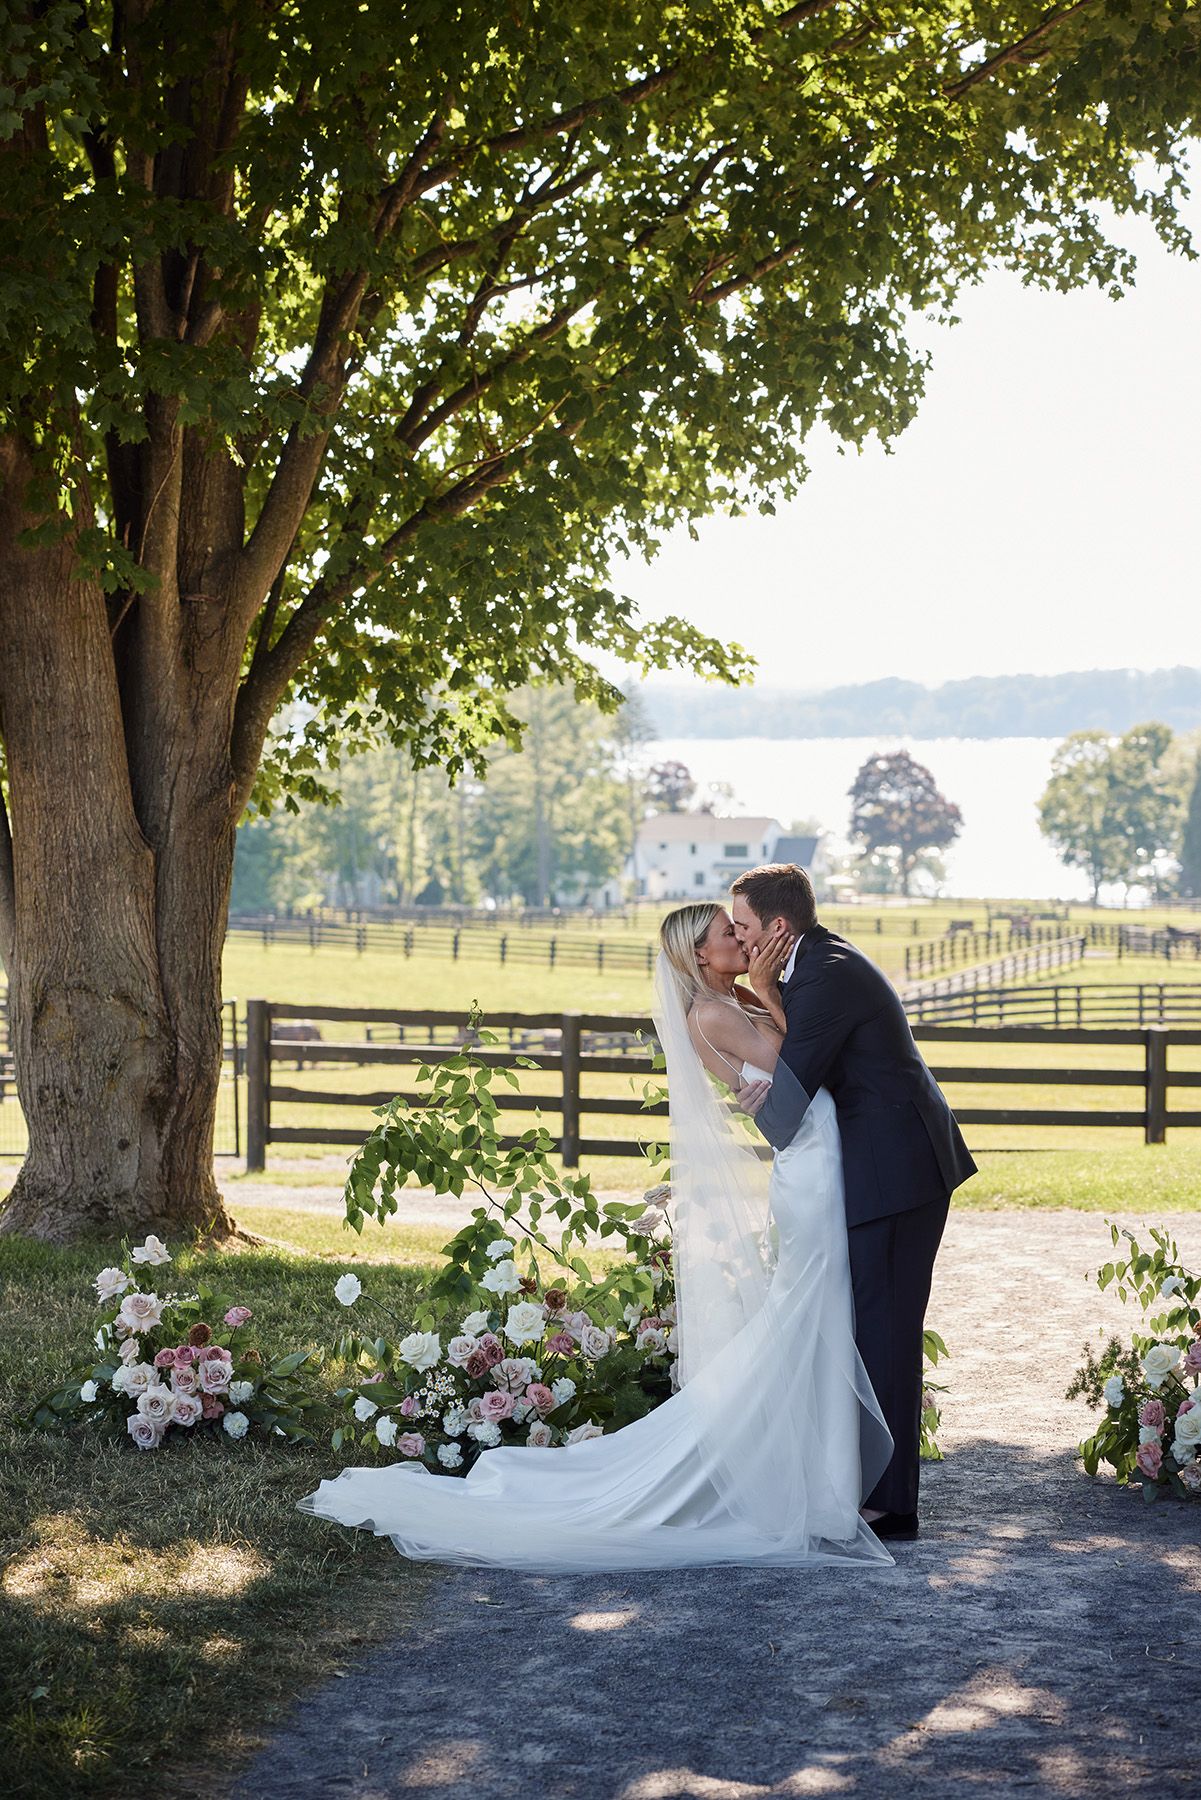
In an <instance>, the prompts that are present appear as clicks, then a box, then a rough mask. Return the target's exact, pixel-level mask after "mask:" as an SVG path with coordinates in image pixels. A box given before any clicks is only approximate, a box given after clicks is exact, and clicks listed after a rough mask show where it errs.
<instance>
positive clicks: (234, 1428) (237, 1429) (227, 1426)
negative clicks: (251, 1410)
mask: <svg viewBox="0 0 1201 1800" xmlns="http://www.w3.org/2000/svg"><path fill="white" fill-rule="evenodd" d="M221 1429H222V1430H223V1431H227V1432H228V1433H229V1435H230V1437H231V1438H244V1437H245V1436H246V1433H247V1432H248V1431H249V1430H250V1420H249V1419H248V1418H247V1417H246V1414H245V1413H243V1412H227V1413H226V1415H225V1417H224V1418H223V1419H222V1421H221Z"/></svg>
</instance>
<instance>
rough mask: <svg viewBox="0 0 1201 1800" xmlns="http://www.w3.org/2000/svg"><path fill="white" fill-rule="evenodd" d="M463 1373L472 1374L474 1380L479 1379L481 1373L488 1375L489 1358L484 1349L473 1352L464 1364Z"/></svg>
mask: <svg viewBox="0 0 1201 1800" xmlns="http://www.w3.org/2000/svg"><path fill="white" fill-rule="evenodd" d="M463 1373H464V1375H470V1377H471V1379H472V1380H473V1381H478V1380H479V1378H480V1376H481V1375H486V1374H487V1373H488V1358H487V1357H486V1356H485V1355H484V1352H483V1351H482V1350H473V1351H472V1352H471V1355H470V1356H469V1357H468V1358H467V1361H466V1362H465V1363H464V1364H463Z"/></svg>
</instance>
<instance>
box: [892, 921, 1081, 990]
mask: <svg viewBox="0 0 1201 1800" xmlns="http://www.w3.org/2000/svg"><path fill="white" fill-rule="evenodd" d="M1084 948H1085V945H1084V937H1083V935H1082V934H1081V933H1075V934H1074V935H1073V936H1071V937H1058V938H1053V939H1050V940H1049V941H1048V942H1047V943H1044V944H1035V945H1033V946H1032V947H1031V948H1030V949H1028V950H1012V951H1010V953H1009V954H1008V955H1007V956H1000V957H996V958H994V959H993V961H991V962H986V963H980V964H978V965H977V967H975V968H972V969H959V970H956V971H955V972H954V973H953V974H950V975H936V976H934V977H933V979H932V980H929V981H917V982H911V983H910V984H909V985H908V986H907V987H906V988H905V991H904V1000H905V1004H906V1006H907V1007H912V1006H913V1005H915V1004H916V1003H919V1002H922V1001H925V1000H933V999H937V998H939V997H941V996H942V995H945V994H966V993H969V992H970V991H971V990H972V989H973V988H995V987H996V986H997V985H998V984H999V983H1001V982H1014V981H1024V980H1027V979H1028V978H1029V977H1030V976H1031V975H1049V974H1050V973H1051V972H1052V971H1053V970H1055V969H1069V968H1072V967H1073V966H1074V965H1075V964H1076V963H1078V962H1082V961H1083V960H1084Z"/></svg>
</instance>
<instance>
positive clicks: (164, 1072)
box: [0, 0, 1201, 1233]
mask: <svg viewBox="0 0 1201 1800" xmlns="http://www.w3.org/2000/svg"><path fill="white" fill-rule="evenodd" d="M1199 36H1201V20H1199V17H1198V13H1197V10H1196V9H1195V8H1194V7H1192V6H1190V4H1189V3H1188V0H1065V3H1064V4H1062V5H1058V6H1057V5H1051V6H1050V7H1048V6H1047V5H1046V4H1045V0H1038V3H1033V0H928V3H926V4H923V5H921V6H912V5H904V6H902V5H896V4H891V3H888V0H886V3H885V4H873V5H867V4H864V3H863V0H798V3H797V4H791V5H790V4H787V0H782V3H781V4H779V5H770V4H766V3H764V0H751V3H750V4H743V3H742V0H737V3H734V0H697V4H695V5H693V6H690V7H688V8H686V9H681V8H680V7H678V6H676V5H675V4H671V5H667V4H664V3H663V0H632V3H631V4H628V5H621V6H616V7H615V6H612V5H609V4H604V3H602V0H512V4H508V5H505V6H503V7H490V6H479V5H463V4H461V3H456V0H446V3H444V4H438V5H436V6H434V5H430V4H429V3H428V0H356V4H353V5H351V4H348V3H345V0H342V3H339V0H271V4H267V3H266V0H210V3H209V4H206V5H203V6H178V5H174V4H169V3H168V0H14V3H13V4H11V5H9V6H7V7H5V8H4V9H3V11H2V13H0V57H2V59H3V68H4V80H3V83H2V84H0V214H2V216H3V224H4V232H3V258H4V260H3V268H2V270H0V484H2V485H0V617H2V619H3V628H4V634H5V657H4V662H3V666H2V667H0V729H2V732H3V739H4V749H5V752H6V754H7V767H8V774H9V785H8V794H7V801H8V806H7V818H6V819H5V820H4V825H3V829H0V952H2V953H3V956H4V958H5V961H6V964H7V966H8V968H9V971H10V977H11V1003H12V1018H13V1031H14V1039H13V1041H14V1051H15V1057H16V1066H17V1075H18V1082H19V1084H20V1087H21V1092H22V1097H23V1102H24V1105H25V1109H26V1114H27V1118H28V1121H29V1127H30V1151H29V1157H28V1159H27V1162H26V1164H25V1167H24V1168H23V1170H22V1173H21V1176H20V1177H19V1180H18V1183H17V1187H16V1189H15V1191H14V1195H13V1197H12V1199H11V1200H10V1202H9V1206H8V1209H7V1211H6V1214H5V1222H6V1224H7V1225H8V1226H9V1227H14V1226H22V1225H23V1226H25V1227H28V1228H30V1229H35V1230H38V1231H45V1232H60V1233H61V1232H69V1231H71V1230H74V1229H78V1228H80V1224H81V1221H83V1220H85V1219H86V1220H88V1221H90V1222H91V1223H92V1224H106V1225H121V1226H125V1225H130V1226H133V1225H134V1224H137V1225H141V1224H144V1223H146V1222H148V1221H150V1220H159V1221H161V1223H162V1224H163V1225H166V1226H169V1227H170V1228H172V1229H175V1230H178V1229H179V1228H180V1227H181V1225H183V1224H185V1223H187V1222H193V1223H200V1222H209V1221H212V1220H216V1221H217V1222H218V1223H220V1221H221V1220H222V1219H223V1217H224V1215H223V1214H222V1212H221V1209H220V1203H219V1200H218V1198H217V1195H216V1190H215V1188H214V1186H213V1182H212V1176H211V1171H210V1169H209V1161H208V1147H209V1141H210V1139H211V1124H212V1114H213V1106H214V1104H215V1092H216V1079H217V1070H218V1069H219V1059H220V1040H219V1033H218V1025H217V1020H218V1012H217V1001H218V998H219V987H218V972H219V963H220V944H221V933H222V930H223V919H224V911H225V902H226V898H227V895H228V886H229V878H230V869H231V866H232V855H233V839H234V829H235V825H236V822H237V819H238V817H239V816H240V814H241V813H242V811H243V809H244V807H245V806H246V804H247V801H248V800H249V798H250V796H251V794H252V793H253V792H254V791H255V789H256V785H257V789H258V792H259V794H260V796H262V797H264V798H270V797H271V796H272V795H273V794H275V793H278V792H279V790H280V788H281V787H284V786H287V787H290V788H292V789H294V790H296V791H298V792H300V793H304V792H307V791H309V790H310V789H311V785H312V783H313V781H314V779H315V778H316V777H317V775H318V774H319V772H320V770H321V769H322V767H324V766H326V765H327V764H328V762H329V761H330V759H331V758H333V757H334V756H336V755H337V754H338V753H339V752H340V751H341V750H343V749H345V748H346V747H347V746H348V745H350V744H353V743H355V742H362V741H370V740H372V739H373V738H375V737H377V736H378V735H380V734H384V735H387V736H389V737H391V738H392V739H393V741H394V742H396V743H398V744H401V745H405V746H409V747H411V749H412V750H413V752H414V754H415V755H416V756H417V758H418V759H425V760H435V761H440V762H443V763H444V764H445V765H446V766H447V767H448V768H450V769H455V768H457V767H459V766H460V765H461V764H462V763H463V762H464V760H465V759H466V758H468V757H470V756H471V754H472V753H473V752H474V751H475V750H476V749H477V748H478V746H479V745H480V744H481V742H483V741H485V740H487V739H488V738H490V737H496V736H499V737H501V738H505V737H512V736H513V734H514V733H515V732H516V731H517V729H518V726H517V723H516V721H515V719H514V716H513V714H512V711H511V709H510V708H509V707H508V706H507V704H506V695H507V694H509V693H511V692H513V691H514V690H515V689H517V688H518V687H520V686H522V685H523V684H525V683H526V682H527V681H528V680H530V679H532V678H539V677H541V678H547V679H551V680H559V681H567V682H570V683H574V684H575V685H576V686H577V688H578V690H579V691H580V692H581V693H582V694H585V695H592V696H596V697H598V698H599V699H601V700H603V701H606V702H608V701H611V700H614V699H615V697H616V696H615V693H613V692H611V691H610V689H609V687H608V684H607V682H605V681H604V680H603V679H602V678H601V677H600V676H599V675H598V674H596V673H595V671H594V668H593V666H592V662H591V658H592V656H593V654H594V653H595V652H598V651H602V650H603V651H606V652H610V653H614V654H616V655H617V656H618V657H620V658H624V659H627V660H628V661H630V662H631V663H633V664H636V665H642V666H644V667H645V666H648V665H649V666H653V665H656V664H662V663H666V662H670V661H673V660H678V661H681V662H683V663H684V664H686V665H690V666H692V667H693V668H699V669H701V670H703V671H705V672H709V673H717V674H730V673H734V672H737V671H738V670H739V669H741V668H742V667H743V666H744V663H743V659H742V658H741V655H740V653H739V652H738V651H737V650H736V648H734V647H733V646H732V645H727V644H724V643H715V642H712V641H709V640H707V639H705V638H704V637H703V636H701V635H700V634H698V633H697V632H695V631H694V630H692V629H691V628H690V627H689V626H687V625H686V624H684V623H682V622H680V621H678V620H666V621H663V622H657V623H652V624H646V623H640V622H639V621H638V620H637V619H636V618H635V616H634V614H633V610H632V608H631V606H630V604H629V603H628V602H627V601H626V600H625V599H623V598H622V597H621V596H620V595H619V594H618V593H617V592H615V591H614V588H613V585H612V583H611V579H610V574H609V567H610V561H611V558H612V557H613V555H614V553H615V552H620V551H625V550H630V551H632V552H634V553H635V554H646V553H650V552H651V551H653V549H654V548H655V546H656V545H657V544H658V543H659V542H660V541H661V539H662V536H663V534H664V533H665V532H666V531H667V530H668V529H669V528H670V527H672V526H673V525H674V524H676V523H677V522H679V521H692V520H693V519H695V518H696V517H698V516H700V515H701V514H703V513H705V512H708V511H709V510H711V509H712V508H714V507H730V508H738V507H745V506H751V505H764V506H767V507H769V508H770V506H771V505H772V503H773V502H772V498H771V496H773V495H776V496H778V495H782V494H783V495H786V494H788V493H790V492H792V491H793V490H794V489H795V488H796V486H797V484H798V483H799V482H800V481H801V480H802V479H803V477H804V473H805V465H804V459H803V454H802V451H801V449H800V446H801V444H802V443H803V440H804V438H805V436H806V434H807V433H808V432H809V431H810V430H811V429H812V428H813V427H814V426H815V425H818V424H824V425H825V426H826V427H828V428H829V430H830V431H831V432H832V433H833V434H834V435H835V436H836V437H837V438H840V439H842V440H845V441H847V442H851V443H859V442H862V441H863V440H864V439H865V438H866V437H868V436H869V435H870V434H872V433H873V432H874V433H879V434H880V435H881V436H882V437H884V438H886V439H887V438H890V437H892V436H894V435H895V434H896V433H897V432H898V431H899V430H900V429H902V428H903V426H904V425H905V424H906V423H907V422H908V420H909V419H910V418H911V417H912V414H913V411H914V408H915V406H916V404H917V401H918V399H919V397H920V393H921V388H922V379H923V372H924V364H923V358H922V356H921V354H920V353H918V352H917V351H915V350H914V349H913V348H912V347H911V346H910V344H909V343H908V341H907V335H906V334H907V330H908V325H909V320H910V317H911V315H912V312H913V310H914V309H915V308H932V309H934V310H936V311H938V310H941V311H943V312H945V311H947V310H948V309H949V308H950V307H951V305H952V303H953V298H954V294H955V292H956V290H957V288H958V287H959V286H960V285H961V284H962V283H964V282H965V281H972V280H974V279H976V278H977V277H978V275H979V272H980V270H981V269H982V268H983V267H984V266H985V265H986V264H987V263H988V262H989V261H991V260H996V261H1000V262H1002V263H1004V264H1006V265H1007V266H1009V267H1013V268H1016V269H1018V270H1020V271H1021V273H1022V275H1023V277H1024V278H1025V279H1026V280H1028V281H1031V282H1036V283H1042V284H1046V285H1052V286H1063V287H1067V286H1070V285H1072V284H1076V283H1080V282H1086V281H1095V282H1098V283H1100V284H1101V285H1102V286H1103V287H1105V288H1106V289H1107V290H1109V291H1112V292H1114V293H1116V292H1119V291H1120V290H1121V288H1122V287H1123V285H1124V284H1125V283H1126V282H1127V281H1128V279H1129V278H1130V274H1131V263H1130V259H1129V257H1128V256H1127V255H1126V254H1125V253H1124V252H1123V251H1121V250H1120V249H1118V248H1116V247H1115V246H1114V245H1113V244H1112V243H1111V242H1110V241H1108V239H1107V236H1106V232H1105V229H1104V226H1103V224H1102V223H1101V213H1100V211H1099V203H1104V204H1105V205H1107V206H1109V207H1111V208H1114V209H1116V211H1117V212H1119V213H1122V212H1129V211H1139V212H1143V213H1145V214H1147V215H1149V216H1150V217H1151V219H1152V220H1153V221H1154V224H1155V226H1156V228H1157V229H1158V231H1159V232H1160V234H1161V235H1162V237H1163V238H1164V240H1165V241H1166V242H1167V243H1169V244H1170V245H1172V246H1174V247H1183V246H1184V243H1185V239H1184V234H1183V232H1182V230H1181V228H1180V226H1179V225H1178V223H1177V220H1176V204H1177V200H1178V197H1179V194H1180V192H1181V191H1182V187H1183V172H1182V171H1183V153H1184V144H1185V140H1186V138H1187V134H1188V133H1189V132H1190V131H1191V130H1192V129H1193V126H1194V122H1195V119H1196V115H1197V110H1198V98H1199V96H1201V58H1199V57H1198V54H1197V50H1198V38H1199ZM288 701H292V702H295V703H297V704H298V705H299V706H300V707H301V708H303V709H304V710H305V713H306V715H307V723H306V725H305V728H304V730H303V732H302V733H301V734H299V736H296V735H294V734H284V735H283V736H282V737H280V738H276V739H273V740H272V742H273V744H274V745H275V747H276V750H277V751H278V754H275V755H272V756H270V757H269V758H268V761H267V763H266V765H264V766H262V767H260V765H261V762H262V757H263V751H264V744H265V742H266V741H267V732H268V726H269V723H270V721H271V719H272V717H273V715H275V714H276V712H277V710H278V709H279V708H280V706H281V705H282V704H284V703H285V702H288ZM10 827H11V833H10ZM10 836H11V850H10ZM64 1043H66V1044H68V1045H69V1047H70V1056H69V1057H68V1058H66V1059H65V1060H64V1056H63V1045H64ZM102 1072H103V1074H102Z"/></svg>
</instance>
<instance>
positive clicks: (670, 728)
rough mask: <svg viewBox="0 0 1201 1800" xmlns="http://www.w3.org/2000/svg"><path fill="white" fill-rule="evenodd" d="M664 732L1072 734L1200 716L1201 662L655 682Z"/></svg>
mask: <svg viewBox="0 0 1201 1800" xmlns="http://www.w3.org/2000/svg"><path fill="white" fill-rule="evenodd" d="M643 698H644V701H645V703H646V707H647V710H648V712H649V714H650V716H651V719H652V722H653V725H654V729H655V735H656V736H657V737H664V738H680V737H716V738H722V737H774V738H782V737H879V736H883V735H885V734H888V735H895V736H911V737H981V738H991V737H1065V736H1067V735H1068V733H1070V732H1075V731H1102V732H1123V731H1127V730H1129V729H1130V728H1131V727H1132V726H1134V725H1135V724H1137V722H1138V721H1139V720H1140V719H1160V720H1162V721H1163V723H1164V724H1165V725H1169V726H1171V728H1172V729H1173V730H1174V731H1187V730H1190V729H1192V728H1193V727H1194V726H1196V725H1197V724H1198V723H1201V669H1191V668H1176V669H1155V670H1143V669H1089V670H1084V671H1081V672H1078V673H1075V674H1064V675H975V676H972V677H971V678H970V679H968V680H964V681H945V682H943V683H942V684H941V686H938V687H923V686H922V684H921V683H920V682H917V681H901V680H898V679H891V678H890V679H888V680H884V681H868V682H863V683H857V684H855V685H853V686H847V687H835V688H830V689H828V690H827V691H825V692H824V693H820V694H806V693H790V692H786V691H782V690H781V691H772V690H771V689H770V688H761V687H755V688H733V689H730V688H724V689H723V688H706V689H704V690H703V691H698V690H697V689H695V688H684V687H670V686H664V687H653V688H647V689H646V690H645V691H644V694H643Z"/></svg>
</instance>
